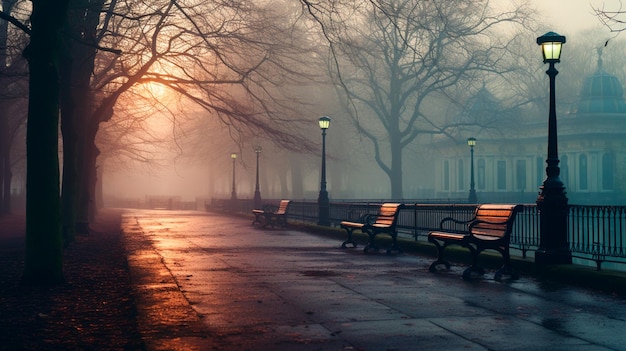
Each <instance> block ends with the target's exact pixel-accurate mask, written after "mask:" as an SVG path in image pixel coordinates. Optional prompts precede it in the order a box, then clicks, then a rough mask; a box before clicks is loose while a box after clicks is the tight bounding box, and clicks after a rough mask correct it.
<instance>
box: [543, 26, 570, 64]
mask: <svg viewBox="0 0 626 351" xmlns="http://www.w3.org/2000/svg"><path fill="white" fill-rule="evenodd" d="M537 44H538V45H541V52H542V54H543V63H547V62H560V61H561V47H562V45H563V44H565V37H564V36H562V35H559V34H557V33H555V32H548V33H546V34H544V35H542V36H540V37H539V38H537Z"/></svg>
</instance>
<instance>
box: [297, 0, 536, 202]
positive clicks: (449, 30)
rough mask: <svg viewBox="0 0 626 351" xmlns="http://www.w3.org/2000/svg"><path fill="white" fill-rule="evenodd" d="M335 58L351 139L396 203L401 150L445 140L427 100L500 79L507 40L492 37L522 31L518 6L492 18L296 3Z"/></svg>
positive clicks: (417, 8) (480, 13)
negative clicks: (422, 140)
mask: <svg viewBox="0 0 626 351" xmlns="http://www.w3.org/2000/svg"><path fill="white" fill-rule="evenodd" d="M304 3H305V4H307V5H308V6H309V9H310V11H311V14H312V15H313V16H315V18H317V19H318V20H319V21H320V23H321V24H322V27H323V29H324V30H325V33H326V35H327V37H328V38H329V41H330V42H331V44H332V48H333V50H334V54H335V58H336V60H335V63H334V70H335V72H334V73H335V77H336V78H337V84H338V85H339V86H340V87H341V90H342V91H343V92H344V93H345V95H346V98H347V99H348V101H350V104H351V107H352V108H351V109H350V111H351V116H352V118H353V121H354V125H355V126H356V128H357V130H358V131H359V133H360V134H361V135H362V136H364V137H365V138H366V139H367V140H369V141H370V142H371V144H372V146H373V149H374V158H375V160H376V163H377V164H378V166H379V167H380V168H381V169H382V170H383V171H384V172H385V173H386V174H387V176H388V177H389V180H390V185H391V197H392V198H398V199H399V198H402V196H403V191H402V150H403V149H404V148H405V147H406V146H407V145H408V144H409V143H412V142H413V141H414V140H415V139H416V138H417V137H418V136H420V135H424V134H429V135H432V134H446V132H447V129H448V128H449V126H446V125H443V124H441V122H440V121H439V120H438V116H436V115H431V114H429V113H428V112H427V111H426V109H424V105H425V103H426V102H428V100H429V99H430V98H433V97H435V96H440V97H441V96H443V97H445V96H446V91H447V90H448V89H451V88H453V87H455V86H457V85H459V84H461V83H463V82H467V81H471V80H480V79H481V78H482V77H483V76H484V75H485V74H487V73H490V72H491V73H500V72H502V71H503V70H505V69H506V68H503V63H502V62H500V60H501V59H502V58H503V57H504V55H505V53H506V51H507V45H508V42H507V39H506V37H504V36H503V35H501V34H499V33H498V31H499V30H500V29H503V30H504V29H506V30H512V29H514V28H515V26H518V25H524V23H525V22H526V21H527V18H528V11H527V9H526V8H525V7H523V6H520V7H518V8H515V9H514V10H512V11H509V12H504V13H494V12H493V11H491V10H490V9H491V6H490V4H489V1H487V0H483V1H471V2H467V1H452V2H450V1H448V2H445V3H441V2H436V1H422V0H403V1H386V0H376V1H374V0H371V1H366V0H363V1H358V2H347V3H341V2H333V4H334V5H335V6H333V7H328V8H332V9H333V11H329V10H327V8H322V7H321V6H319V5H318V4H312V3H310V2H308V1H304Z"/></svg>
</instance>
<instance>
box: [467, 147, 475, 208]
mask: <svg viewBox="0 0 626 351" xmlns="http://www.w3.org/2000/svg"><path fill="white" fill-rule="evenodd" d="M467 145H468V146H469V147H470V191H469V197H468V199H467V202H468V203H470V204H475V203H478V199H477V198H476V189H475V188H474V146H476V138H468V139H467Z"/></svg>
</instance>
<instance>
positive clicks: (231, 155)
mask: <svg viewBox="0 0 626 351" xmlns="http://www.w3.org/2000/svg"><path fill="white" fill-rule="evenodd" d="M230 158H232V159H233V191H232V192H231V193H230V199H231V200H236V199H237V191H236V190H235V160H236V159H237V154H236V153H234V152H233V153H232V154H230Z"/></svg>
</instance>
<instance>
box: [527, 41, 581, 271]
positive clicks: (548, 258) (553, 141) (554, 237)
mask: <svg viewBox="0 0 626 351" xmlns="http://www.w3.org/2000/svg"><path fill="white" fill-rule="evenodd" d="M564 43H565V37H564V36H562V35H559V34H557V33H554V32H548V33H546V34H544V35H542V36H540V37H539V38H537V44H539V45H541V52H542V53H543V62H544V63H548V64H549V65H550V67H549V68H548V70H547V71H546V73H547V74H548V76H549V77H550V113H549V116H548V158H547V159H546V164H547V167H546V176H547V177H546V179H545V180H544V182H543V185H542V186H541V192H540V193H539V197H538V198H537V210H538V211H539V220H540V232H541V233H540V240H539V249H538V250H537V252H536V253H535V263H536V264H538V265H548V264H570V263H572V253H571V251H570V248H569V244H568V242H567V216H568V207H567V196H566V195H565V187H564V186H563V182H561V179H560V178H559V174H560V172H561V170H560V169H559V152H558V141H557V128H556V107H555V105H556V103H555V84H554V81H555V77H556V75H557V74H558V73H559V72H558V71H557V70H556V68H554V64H555V63H557V62H560V58H561V46H562V45H563V44H564Z"/></svg>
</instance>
